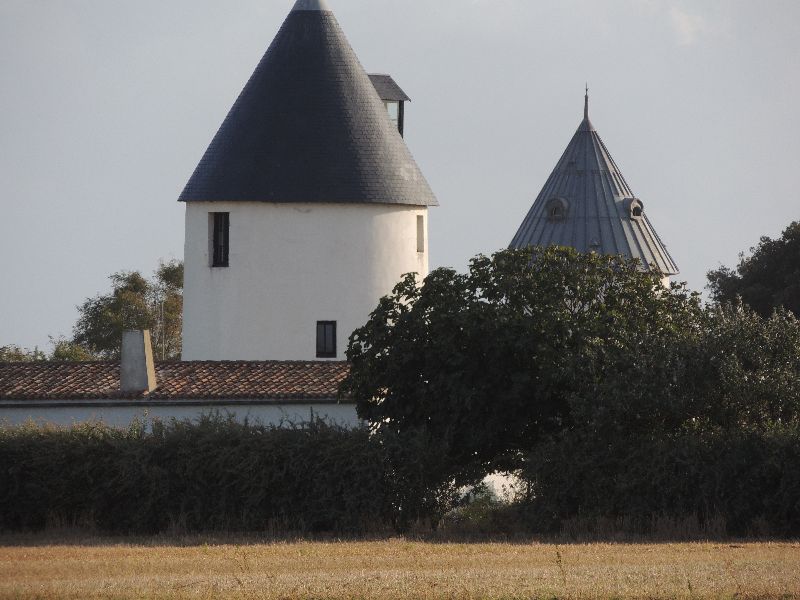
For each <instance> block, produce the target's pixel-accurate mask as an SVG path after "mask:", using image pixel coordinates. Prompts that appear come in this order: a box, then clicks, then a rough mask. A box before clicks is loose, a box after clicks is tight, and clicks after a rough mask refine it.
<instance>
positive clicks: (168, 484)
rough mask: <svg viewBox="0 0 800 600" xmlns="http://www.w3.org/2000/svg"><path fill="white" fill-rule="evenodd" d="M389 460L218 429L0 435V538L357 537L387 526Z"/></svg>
mask: <svg viewBox="0 0 800 600" xmlns="http://www.w3.org/2000/svg"><path fill="white" fill-rule="evenodd" d="M385 507H386V494H385V492H384V476H383V466H382V459H381V457H380V454H379V453H378V450H377V448H375V447H374V446H373V445H372V444H370V443H369V435H368V433H367V431H366V430H364V429H357V430H346V429H342V428H338V427H332V426H328V425H325V424H323V423H313V424H311V425H309V426H306V427H304V428H283V429H279V428H274V427H264V426H260V425H252V424H250V425H242V424H237V423H235V422H234V421H231V420H227V419H220V418H211V417H209V418H205V419H203V420H202V421H200V422H198V423H194V424H189V423H180V422H174V423H169V424H160V423H155V424H154V426H153V427H152V428H150V429H148V430H145V429H144V428H143V427H142V426H133V427H131V428H130V429H129V430H124V431H123V430H116V429H112V428H108V427H105V426H102V425H98V424H86V425H79V426H76V427H73V428H69V429H53V428H44V429H43V428H38V427H35V426H27V427H22V428H7V429H0V529H2V530H23V529H39V528H44V527H47V526H52V525H58V526H64V525H67V526H72V525H78V526H93V527H97V528H99V529H101V530H103V531H108V532H114V533H153V532H162V531H167V530H174V531H209V530H225V531H241V530H247V531H271V532H274V533H285V532H299V533H312V532H319V531H333V532H348V533H360V532H364V531H368V530H369V531H373V530H375V529H376V528H380V527H382V524H383V523H384V521H385V518H386V510H385Z"/></svg>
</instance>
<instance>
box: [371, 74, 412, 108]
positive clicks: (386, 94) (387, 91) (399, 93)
mask: <svg viewBox="0 0 800 600" xmlns="http://www.w3.org/2000/svg"><path fill="white" fill-rule="evenodd" d="M369 80H370V81H371V82H372V85H373V86H374V87H375V91H376V92H378V96H380V99H381V100H389V101H395V102H410V101H411V98H409V97H408V96H407V95H406V93H405V92H404V91H403V90H402V89H400V86H399V85H397V82H396V81H395V80H394V79H392V76H391V75H381V74H377V73H370V74H369Z"/></svg>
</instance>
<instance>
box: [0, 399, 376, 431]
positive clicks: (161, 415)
mask: <svg viewBox="0 0 800 600" xmlns="http://www.w3.org/2000/svg"><path fill="white" fill-rule="evenodd" d="M15 404H16V405H14V404H11V403H8V402H6V403H0V426H2V425H11V426H15V425H22V424H23V423H26V422H28V421H34V422H35V423H39V424H51V425H60V426H70V425H74V424H76V423H85V422H102V423H105V424H106V425H109V426H111V427H128V426H129V425H130V424H131V423H132V422H133V420H134V419H136V418H138V419H140V420H143V421H145V422H147V421H149V420H152V419H160V420H162V421H169V420H171V419H173V418H174V419H177V420H179V421H184V420H189V421H195V420H197V419H198V418H199V417H201V416H202V415H204V414H212V413H219V414H220V415H223V416H224V415H228V414H231V415H234V416H235V418H236V419H237V420H238V421H239V422H242V421H244V419H245V418H247V419H248V420H249V421H250V422H251V423H252V422H256V421H258V422H260V423H263V424H264V425H280V424H286V423H295V424H301V423H306V422H308V421H309V420H310V419H311V415H312V414H313V415H314V417H315V418H320V419H324V420H325V421H327V422H328V423H330V424H336V425H342V426H344V427H356V426H358V425H359V424H360V423H361V422H360V421H359V419H358V416H357V415H356V409H355V405H354V404H331V403H319V404H258V403H255V402H254V403H252V404H247V403H236V404H234V403H229V404H226V403H224V402H221V403H220V404H219V405H215V406H213V407H211V406H207V405H198V404H191V403H185V404H177V403H172V404H150V405H146V406H144V405H141V404H140V405H133V403H127V404H126V403H117V405H116V406H110V405H109V404H113V403H109V402H103V401H97V402H85V401H82V402H77V401H76V402H52V403H36V404H33V403H31V404H33V405H32V406H19V404H20V403H15Z"/></svg>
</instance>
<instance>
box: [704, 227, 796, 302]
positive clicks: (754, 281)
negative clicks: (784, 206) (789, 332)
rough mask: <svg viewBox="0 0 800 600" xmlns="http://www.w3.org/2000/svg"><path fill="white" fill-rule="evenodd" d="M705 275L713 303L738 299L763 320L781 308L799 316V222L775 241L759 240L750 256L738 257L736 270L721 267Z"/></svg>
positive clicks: (763, 238)
mask: <svg viewBox="0 0 800 600" xmlns="http://www.w3.org/2000/svg"><path fill="white" fill-rule="evenodd" d="M707 276H708V286H707V287H708V289H709V291H710V292H711V297H712V298H713V299H714V300H715V301H716V302H719V303H723V302H733V301H734V300H735V299H736V298H737V296H738V297H741V299H742V301H743V302H744V303H745V304H747V305H748V306H750V307H752V308H753V310H755V311H756V312H757V313H758V314H760V315H761V316H764V317H767V316H769V315H770V314H772V312H773V310H775V309H776V308H778V307H781V306H782V307H785V308H787V309H789V310H790V311H792V312H793V313H794V314H795V316H800V222H794V223H792V224H791V225H789V227H787V228H786V230H785V231H784V232H783V234H782V235H781V237H780V238H778V239H775V240H773V239H770V238H768V237H762V238H761V240H760V241H759V243H758V245H757V246H756V247H755V248H751V249H750V256H745V255H744V253H742V254H740V255H739V264H738V266H737V267H736V269H731V268H728V267H725V266H722V267H720V268H719V269H716V270H714V271H709V272H708V275H707Z"/></svg>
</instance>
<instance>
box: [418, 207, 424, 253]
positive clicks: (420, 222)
mask: <svg viewBox="0 0 800 600" xmlns="http://www.w3.org/2000/svg"><path fill="white" fill-rule="evenodd" d="M417 252H425V217H424V216H422V215H417Z"/></svg>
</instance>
